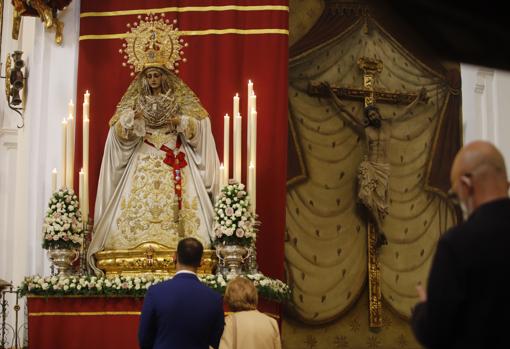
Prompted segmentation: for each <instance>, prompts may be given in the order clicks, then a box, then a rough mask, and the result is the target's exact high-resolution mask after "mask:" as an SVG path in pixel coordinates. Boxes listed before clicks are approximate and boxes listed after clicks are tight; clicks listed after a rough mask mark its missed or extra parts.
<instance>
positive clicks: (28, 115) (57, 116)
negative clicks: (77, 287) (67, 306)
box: [0, 1, 80, 284]
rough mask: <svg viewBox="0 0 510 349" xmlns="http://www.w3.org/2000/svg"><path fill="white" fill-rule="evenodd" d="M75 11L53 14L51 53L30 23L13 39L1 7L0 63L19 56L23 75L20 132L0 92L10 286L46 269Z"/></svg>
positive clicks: (2, 224)
mask: <svg viewBox="0 0 510 349" xmlns="http://www.w3.org/2000/svg"><path fill="white" fill-rule="evenodd" d="M79 4H80V2H79V1H73V2H72V3H71V5H70V6H69V8H67V9H66V10H64V11H62V12H61V13H60V15H59V17H60V18H61V20H62V21H63V22H64V23H65V26H64V43H63V45H62V46H57V45H56V44H55V41H54V37H55V33H54V31H46V30H45V29H44V28H43V25H42V23H41V21H40V20H39V19H35V18H23V24H22V28H21V32H20V37H19V40H13V39H12V38H11V30H12V10H13V9H12V5H11V2H10V1H4V27H3V35H2V36H3V37H2V57H1V59H2V61H3V62H4V60H5V57H6V55H7V53H12V52H13V51H14V50H16V49H21V50H23V51H24V54H23V59H24V60H25V63H26V69H25V75H26V76H27V81H26V92H27V100H26V109H25V111H24V113H23V114H24V119H25V126H24V127H23V128H21V129H18V128H17V125H18V124H20V118H19V117H18V116H17V114H16V113H14V112H13V111H11V110H10V109H9V107H8V106H7V103H6V98H5V96H4V92H3V88H0V91H1V92H0V94H1V96H0V278H2V279H5V280H7V281H13V282H14V283H15V284H19V282H20V281H21V280H22V279H23V277H24V276H26V275H33V274H37V273H38V274H48V270H49V263H48V260H47V258H46V256H45V254H44V253H43V250H42V248H41V226H42V221H43V218H44V215H45V211H46V205H47V201H48V198H49V196H50V194H51V193H50V186H51V185H50V173H51V170H52V169H53V168H59V167H60V166H59V161H60V141H61V140H60V127H61V126H60V125H61V121H62V119H63V118H64V117H65V116H66V114H67V103H68V101H69V99H71V98H72V99H73V100H75V95H76V76H77V62H78V38H79ZM1 84H3V81H2V82H1ZM0 86H1V85H0Z"/></svg>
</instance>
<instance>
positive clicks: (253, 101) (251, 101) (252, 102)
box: [246, 84, 257, 164]
mask: <svg viewBox="0 0 510 349" xmlns="http://www.w3.org/2000/svg"><path fill="white" fill-rule="evenodd" d="M248 86H249V85H248ZM252 86H253V84H252ZM248 108H249V109H248V114H247V115H248V130H247V137H246V139H247V141H246V143H247V153H246V159H247V164H250V163H251V162H253V163H255V159H254V158H253V148H254V147H256V144H255V143H254V140H253V139H252V138H253V127H254V126H253V125H254V124H255V122H254V121H253V114H252V112H253V110H256V109H257V96H255V94H254V92H253V87H252V90H251V95H250V96H249V97H248ZM255 127H256V125H255Z"/></svg>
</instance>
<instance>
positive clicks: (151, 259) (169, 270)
mask: <svg viewBox="0 0 510 349" xmlns="http://www.w3.org/2000/svg"><path fill="white" fill-rule="evenodd" d="M174 256H175V249H173V248H170V247H167V246H165V245H162V244H159V243H157V242H144V243H142V244H140V245H138V246H136V247H135V248H133V249H129V250H106V251H101V252H97V253H96V254H95V255H94V257H95V259H96V265H97V267H98V268H99V269H101V270H103V271H104V272H105V274H106V276H107V277H110V276H117V275H129V276H138V275H142V274H152V275H154V276H163V277H164V276H171V275H174V274H175V263H174ZM216 258H217V257H216V254H215V251H214V250H204V255H203V257H202V265H201V266H200V268H198V274H199V275H208V274H213V272H214V271H215V269H216V265H217V259H216Z"/></svg>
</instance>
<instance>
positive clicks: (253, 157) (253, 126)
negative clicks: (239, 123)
mask: <svg viewBox="0 0 510 349" xmlns="http://www.w3.org/2000/svg"><path fill="white" fill-rule="evenodd" d="M250 116H251V117H250V132H251V134H250V143H251V144H250V162H251V163H253V165H257V111H256V110H255V109H252V110H251V113H250Z"/></svg>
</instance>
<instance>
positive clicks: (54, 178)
mask: <svg viewBox="0 0 510 349" xmlns="http://www.w3.org/2000/svg"><path fill="white" fill-rule="evenodd" d="M56 191H57V169H56V168H54V169H53V171H51V193H52V194H53V193H54V192H56Z"/></svg>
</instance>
